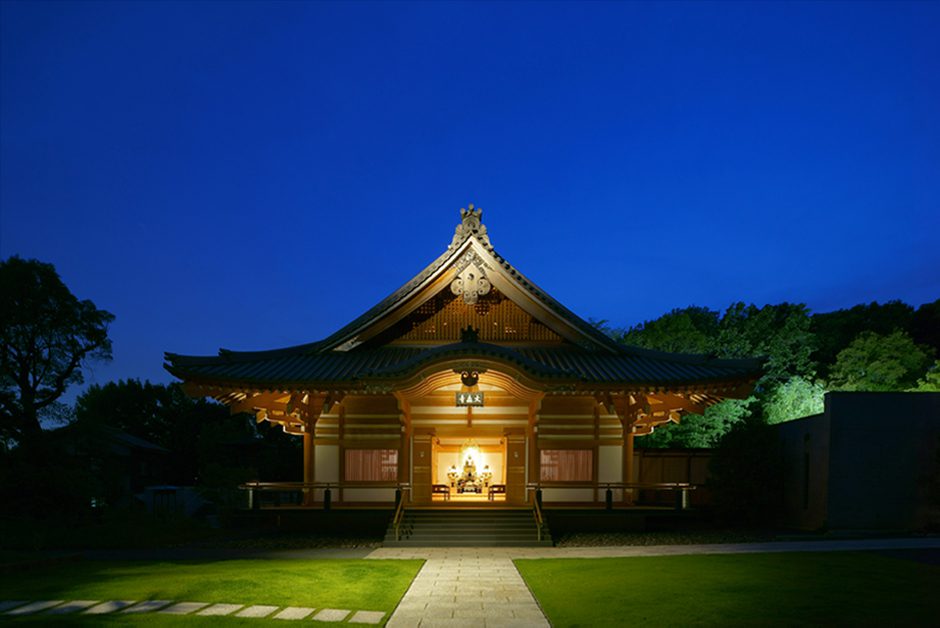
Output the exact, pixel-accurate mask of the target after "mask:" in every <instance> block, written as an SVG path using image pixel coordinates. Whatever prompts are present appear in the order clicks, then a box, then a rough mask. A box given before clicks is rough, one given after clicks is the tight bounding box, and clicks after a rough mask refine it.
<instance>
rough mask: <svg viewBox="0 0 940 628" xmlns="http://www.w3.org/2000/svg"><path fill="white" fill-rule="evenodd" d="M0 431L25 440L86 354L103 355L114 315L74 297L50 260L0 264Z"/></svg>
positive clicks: (77, 376)
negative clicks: (109, 325)
mask: <svg viewBox="0 0 940 628" xmlns="http://www.w3.org/2000/svg"><path fill="white" fill-rule="evenodd" d="M0 294H2V295H3V297H2V299H0V351H2V353H0V436H2V437H3V438H5V439H8V440H14V441H19V442H25V441H29V440H35V438H36V437H38V435H39V434H41V432H42V425H41V420H42V419H43V417H44V414H45V413H48V412H51V411H54V410H57V409H58V407H57V406H56V405H55V404H56V401H57V400H58V399H59V397H61V396H62V394H63V393H64V392H65V391H66V389H67V388H68V387H69V386H71V385H72V384H81V383H82V381H83V378H82V367H83V366H84V365H85V364H86V363H87V362H88V361H90V360H110V359H111V341H110V340H109V339H108V324H109V323H110V322H111V321H113V320H114V316H113V315H111V314H110V313H109V312H106V311H104V310H99V309H98V308H97V307H95V304H94V303H92V302H91V301H87V300H85V301H80V300H79V299H78V298H76V297H75V295H73V294H72V293H71V292H70V291H69V289H68V288H67V287H66V286H65V284H64V283H63V282H62V280H61V279H60V278H59V275H58V273H56V271H55V268H53V266H52V265H51V264H45V263H42V262H38V261H36V260H24V259H21V258H19V257H11V258H9V259H7V260H5V261H3V262H0Z"/></svg>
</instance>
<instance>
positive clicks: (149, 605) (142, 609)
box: [121, 600, 173, 613]
mask: <svg viewBox="0 0 940 628" xmlns="http://www.w3.org/2000/svg"><path fill="white" fill-rule="evenodd" d="M172 603H173V600H145V601H143V602H141V603H140V604H135V605H134V606H131V607H130V608H125V609H124V610H123V611H121V612H122V613H150V612H152V611H155V610H157V609H159V608H163V607H164V606H169V605H170V604H172Z"/></svg>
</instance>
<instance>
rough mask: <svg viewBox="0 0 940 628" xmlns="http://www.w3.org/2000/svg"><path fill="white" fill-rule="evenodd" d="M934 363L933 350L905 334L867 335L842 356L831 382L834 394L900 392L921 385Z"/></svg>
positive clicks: (871, 333) (859, 336) (856, 341)
mask: <svg viewBox="0 0 940 628" xmlns="http://www.w3.org/2000/svg"><path fill="white" fill-rule="evenodd" d="M932 362H933V349H931V348H930V347H924V346H919V345H916V344H915V343H914V341H913V340H912V339H911V337H910V336H908V335H907V334H906V333H904V332H903V331H895V332H893V333H891V334H888V335H887V336H884V335H881V334H876V333H875V332H871V331H865V332H862V333H861V334H859V335H858V337H857V338H855V340H853V341H852V342H851V343H850V344H849V346H848V347H846V348H845V349H843V350H842V351H840V352H839V355H838V356H837V357H836V363H835V365H834V366H833V367H832V373H831V376H830V379H829V384H830V387H831V388H832V389H833V390H858V391H899V390H905V389H908V388H911V387H913V386H915V385H916V384H917V379H918V378H919V377H921V376H923V375H924V374H925V372H926V371H927V368H928V367H929V366H930V365H931V363H932Z"/></svg>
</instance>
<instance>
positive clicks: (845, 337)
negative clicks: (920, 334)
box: [812, 301, 936, 377]
mask: <svg viewBox="0 0 940 628" xmlns="http://www.w3.org/2000/svg"><path fill="white" fill-rule="evenodd" d="M923 307H924V306H922V308H923ZM931 314H932V312H931V311H930V310H929V308H928V309H925V310H924V312H923V313H922V314H920V315H918V316H917V320H916V323H915V312H914V308H913V307H911V306H910V305H908V304H907V303H903V302H901V301H888V302H887V303H874V302H873V303H862V304H859V305H856V306H853V307H851V308H848V309H843V310H836V311H834V312H824V313H820V314H814V315H813V319H812V331H813V334H814V335H815V336H816V342H817V345H816V351H815V353H814V354H813V358H814V359H815V360H816V362H817V364H818V365H819V369H818V370H819V375H820V376H822V377H827V376H828V375H829V371H830V369H831V368H832V366H833V365H834V364H835V362H836V357H837V356H838V355H839V352H841V351H842V350H843V349H845V348H846V347H848V346H849V344H851V342H852V341H853V340H855V339H856V338H857V337H858V335H859V334H861V333H862V332H866V331H870V332H874V333H876V334H880V335H882V336H887V335H889V334H891V333H892V332H895V331H899V330H901V331H909V329H910V328H911V327H912V326H918V327H920V326H923V327H929V322H930V318H931ZM924 335H925V336H926V335H929V330H928V329H925V330H924ZM934 335H936V332H934ZM924 341H925V340H920V339H918V340H917V342H924Z"/></svg>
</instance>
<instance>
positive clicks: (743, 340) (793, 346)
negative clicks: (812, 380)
mask: <svg viewBox="0 0 940 628" xmlns="http://www.w3.org/2000/svg"><path fill="white" fill-rule="evenodd" d="M815 346H816V339H815V338H814V337H813V333H812V332H811V331H810V318H809V311H808V310H807V308H806V306H805V305H803V304H802V303H780V304H777V305H765V306H764V307H760V308H759V307H757V306H756V305H745V304H744V303H733V304H731V306H730V307H729V308H728V309H727V310H726V311H725V314H724V316H722V317H721V323H720V325H719V331H718V338H717V347H718V350H717V352H718V355H719V356H720V357H723V358H744V357H757V356H763V357H766V358H767V362H766V363H765V365H764V369H765V372H764V376H763V377H762V378H761V379H760V380H759V381H758V383H757V388H758V390H760V389H770V388H772V387H774V386H776V385H778V384H782V383H783V382H786V381H788V380H789V379H790V378H791V377H793V376H794V375H799V376H802V377H810V376H812V375H813V372H814V365H813V361H812V359H811V355H812V352H813V349H814V347H815Z"/></svg>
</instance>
